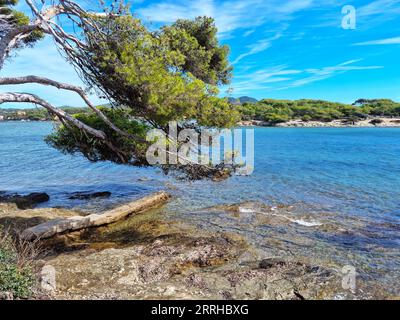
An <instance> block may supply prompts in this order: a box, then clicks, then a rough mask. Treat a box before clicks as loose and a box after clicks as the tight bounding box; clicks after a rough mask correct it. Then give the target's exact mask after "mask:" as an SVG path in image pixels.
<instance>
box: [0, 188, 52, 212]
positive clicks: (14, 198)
mask: <svg viewBox="0 0 400 320" xmlns="http://www.w3.org/2000/svg"><path fill="white" fill-rule="evenodd" d="M49 200H50V196H49V195H48V194H47V193H37V192H36V193H30V194H28V195H26V196H21V195H19V194H7V193H4V192H2V193H1V194H0V202H5V203H15V204H16V205H17V207H18V209H21V210H26V209H32V208H34V207H35V206H36V205H38V204H39V203H43V202H47V201H49Z"/></svg>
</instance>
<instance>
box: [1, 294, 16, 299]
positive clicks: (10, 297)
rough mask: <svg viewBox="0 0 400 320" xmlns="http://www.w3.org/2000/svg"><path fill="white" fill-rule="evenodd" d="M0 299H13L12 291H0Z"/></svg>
mask: <svg viewBox="0 0 400 320" xmlns="http://www.w3.org/2000/svg"><path fill="white" fill-rule="evenodd" d="M0 300H14V296H13V294H12V292H0Z"/></svg>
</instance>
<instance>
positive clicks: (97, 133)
mask: <svg viewBox="0 0 400 320" xmlns="http://www.w3.org/2000/svg"><path fill="white" fill-rule="evenodd" d="M6 102H13V103H32V104H37V105H40V106H42V107H43V108H45V109H47V110H48V111H49V112H50V113H52V114H54V115H56V116H57V117H59V118H60V119H65V120H66V121H68V122H69V123H71V124H72V125H74V126H75V127H77V128H78V129H80V130H82V131H85V132H87V133H89V134H91V135H92V136H94V137H96V138H98V139H100V140H103V141H105V140H106V139H107V137H106V135H105V133H104V132H103V131H101V130H97V129H93V128H92V127H89V126H88V125H86V124H84V123H83V122H81V121H79V120H78V119H75V118H74V117H72V116H70V115H69V114H68V113H66V112H65V111H63V110H61V109H58V108H56V107H54V106H52V105H51V104H50V103H48V102H47V101H45V100H43V99H41V98H39V97H38V96H36V95H34V94H29V93H9V92H6V93H0V104H3V103H6Z"/></svg>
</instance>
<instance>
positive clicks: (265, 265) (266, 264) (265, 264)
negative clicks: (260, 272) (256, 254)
mask: <svg viewBox="0 0 400 320" xmlns="http://www.w3.org/2000/svg"><path fill="white" fill-rule="evenodd" d="M285 265H286V262H285V261H283V260H282V259H278V258H269V259H264V260H262V261H261V262H260V264H259V268H260V269H270V268H274V267H283V266H285Z"/></svg>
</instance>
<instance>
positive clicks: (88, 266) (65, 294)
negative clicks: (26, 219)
mask: <svg viewBox="0 0 400 320" xmlns="http://www.w3.org/2000/svg"><path fill="white" fill-rule="evenodd" d="M257 261H258V257H257V254H255V253H254V252H252V249H251V248H250V247H248V246H247V245H245V242H244V241H241V240H238V239H232V238H230V237H229V236H227V235H218V236H205V235H198V236H193V235H186V234H180V235H174V236H172V235H171V236H166V235H164V236H161V237H158V238H156V239H154V240H153V241H152V242H150V243H148V244H140V245H134V246H130V247H127V248H112V249H105V250H102V251H93V250H91V249H86V250H84V251H80V252H79V253H72V254H71V253H69V254H66V255H60V256H58V257H56V258H54V259H51V260H49V261H48V262H47V263H48V264H49V265H51V266H52V267H54V268H55V270H56V272H57V289H58V291H57V293H56V297H57V298H61V299H219V300H221V299H317V298H328V297H330V296H329V295H330V294H331V293H330V290H329V288H332V286H333V285H335V281H336V280H337V277H336V275H335V273H334V271H331V270H328V269H326V270H325V269H323V268H320V267H313V266H307V265H305V264H302V263H296V262H284V263H273V264H271V265H269V267H268V268H261V267H260V265H259V263H258V262H257ZM105 284H107V285H105ZM335 287H337V285H335Z"/></svg>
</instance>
